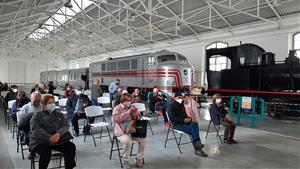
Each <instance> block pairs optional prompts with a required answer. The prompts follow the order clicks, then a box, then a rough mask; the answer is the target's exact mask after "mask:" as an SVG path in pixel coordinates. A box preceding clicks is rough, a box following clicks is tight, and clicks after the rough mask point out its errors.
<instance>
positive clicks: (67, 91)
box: [64, 85, 74, 98]
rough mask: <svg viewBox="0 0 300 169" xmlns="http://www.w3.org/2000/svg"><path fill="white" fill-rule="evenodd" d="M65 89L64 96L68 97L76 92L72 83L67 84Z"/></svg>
mask: <svg viewBox="0 0 300 169" xmlns="http://www.w3.org/2000/svg"><path fill="white" fill-rule="evenodd" d="M64 91H65V93H64V96H65V97H66V98H68V97H69V96H71V95H72V94H73V93H74V89H73V87H72V86H71V85H68V86H66V87H65V89H64Z"/></svg>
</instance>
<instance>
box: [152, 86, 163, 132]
mask: <svg viewBox="0 0 300 169" xmlns="http://www.w3.org/2000/svg"><path fill="white" fill-rule="evenodd" d="M148 103H149V109H150V112H158V113H159V115H162V116H163V119H164V124H165V126H168V119H167V116H166V110H167V102H166V97H165V95H163V94H162V93H161V92H159V89H158V88H157V87H154V88H153V92H152V93H149V95H148Z"/></svg>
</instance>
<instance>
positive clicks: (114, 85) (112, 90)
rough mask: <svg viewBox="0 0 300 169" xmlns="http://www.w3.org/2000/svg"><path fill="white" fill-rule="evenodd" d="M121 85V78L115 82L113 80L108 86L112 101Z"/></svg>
mask: <svg viewBox="0 0 300 169" xmlns="http://www.w3.org/2000/svg"><path fill="white" fill-rule="evenodd" d="M119 87H120V79H116V81H115V82H112V83H111V84H110V85H109V87H108V92H109V94H110V101H112V100H113V96H114V95H115V93H116V92H117V89H118V88H119Z"/></svg>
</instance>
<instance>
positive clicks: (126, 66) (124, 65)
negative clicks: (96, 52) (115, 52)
mask: <svg viewBox="0 0 300 169" xmlns="http://www.w3.org/2000/svg"><path fill="white" fill-rule="evenodd" d="M128 69H130V61H129V60H126V61H121V62H118V70H128Z"/></svg>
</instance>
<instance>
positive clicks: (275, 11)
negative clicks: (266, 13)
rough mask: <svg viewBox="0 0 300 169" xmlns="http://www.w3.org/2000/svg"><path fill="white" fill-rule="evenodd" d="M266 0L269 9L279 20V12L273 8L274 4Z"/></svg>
mask: <svg viewBox="0 0 300 169" xmlns="http://www.w3.org/2000/svg"><path fill="white" fill-rule="evenodd" d="M265 1H266V2H267V4H268V5H269V7H270V8H271V10H272V11H273V12H274V14H275V15H276V17H277V18H278V19H279V20H280V21H281V20H282V18H281V16H280V15H279V13H278V12H277V10H276V9H275V8H274V6H273V5H272V4H271V2H270V1H269V0H265Z"/></svg>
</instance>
